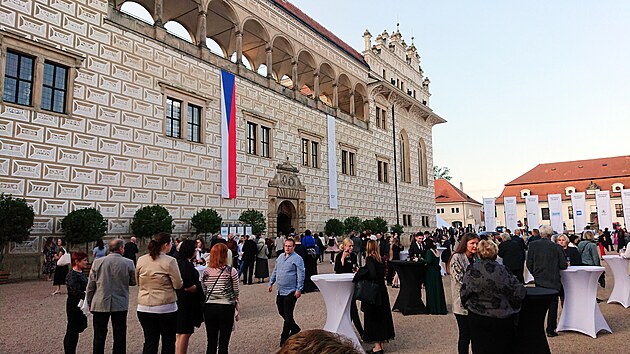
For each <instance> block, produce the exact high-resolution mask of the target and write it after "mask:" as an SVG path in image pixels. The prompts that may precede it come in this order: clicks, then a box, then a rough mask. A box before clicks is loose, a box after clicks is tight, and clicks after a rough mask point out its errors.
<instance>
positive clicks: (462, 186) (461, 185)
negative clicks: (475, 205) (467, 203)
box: [459, 182, 464, 192]
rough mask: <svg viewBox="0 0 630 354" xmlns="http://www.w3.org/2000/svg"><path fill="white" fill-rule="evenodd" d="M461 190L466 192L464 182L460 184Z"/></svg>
mask: <svg viewBox="0 0 630 354" xmlns="http://www.w3.org/2000/svg"><path fill="white" fill-rule="evenodd" d="M459 189H460V190H461V191H462V192H463V191H464V182H459Z"/></svg>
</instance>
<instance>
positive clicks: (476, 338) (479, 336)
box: [467, 311, 515, 354]
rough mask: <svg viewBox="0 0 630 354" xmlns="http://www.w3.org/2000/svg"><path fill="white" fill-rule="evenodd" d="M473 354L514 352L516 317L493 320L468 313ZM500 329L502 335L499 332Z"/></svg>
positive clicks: (506, 353) (507, 353) (508, 353)
mask: <svg viewBox="0 0 630 354" xmlns="http://www.w3.org/2000/svg"><path fill="white" fill-rule="evenodd" d="M467 317H468V324H469V326H470V338H471V341H472V352H473V354H510V353H513V352H514V338H515V337H514V330H515V326H514V317H513V316H511V317H508V318H493V317H487V316H481V315H476V314H474V313H472V312H470V311H469V312H468V316H467ZM498 329H500V332H501V333H500V334H497V330H498Z"/></svg>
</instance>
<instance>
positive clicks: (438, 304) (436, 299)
mask: <svg viewBox="0 0 630 354" xmlns="http://www.w3.org/2000/svg"><path fill="white" fill-rule="evenodd" d="M426 247H427V253H426V256H425V258H426V261H427V273H426V279H425V287H426V292H427V308H428V309H429V313H430V314H432V315H446V314H447V313H448V311H447V310H446V299H445V298H444V286H442V274H440V256H439V254H438V251H437V245H436V244H435V242H433V240H432V239H431V238H428V239H427V240H426Z"/></svg>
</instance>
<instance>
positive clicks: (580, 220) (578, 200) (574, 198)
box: [571, 192, 586, 233]
mask: <svg viewBox="0 0 630 354" xmlns="http://www.w3.org/2000/svg"><path fill="white" fill-rule="evenodd" d="M571 205H572V206H573V229H574V232H575V233H580V232H582V231H584V227H585V226H586V193H584V192H573V193H572V194H571Z"/></svg>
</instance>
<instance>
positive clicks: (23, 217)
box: [0, 193, 35, 267]
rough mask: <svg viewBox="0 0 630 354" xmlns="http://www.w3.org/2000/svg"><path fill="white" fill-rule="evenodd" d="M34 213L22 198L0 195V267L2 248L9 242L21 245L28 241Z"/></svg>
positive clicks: (2, 256)
mask: <svg viewBox="0 0 630 354" xmlns="http://www.w3.org/2000/svg"><path fill="white" fill-rule="evenodd" d="M34 218H35V213H34V212H33V208H32V207H31V206H30V205H28V204H27V203H26V201H25V200H24V199H22V198H13V197H12V196H11V195H4V193H2V194H0V267H1V266H2V259H3V258H4V246H5V245H6V244H7V243H9V242H15V243H22V242H24V241H26V239H28V237H29V235H30V234H31V227H33V219H34Z"/></svg>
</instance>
